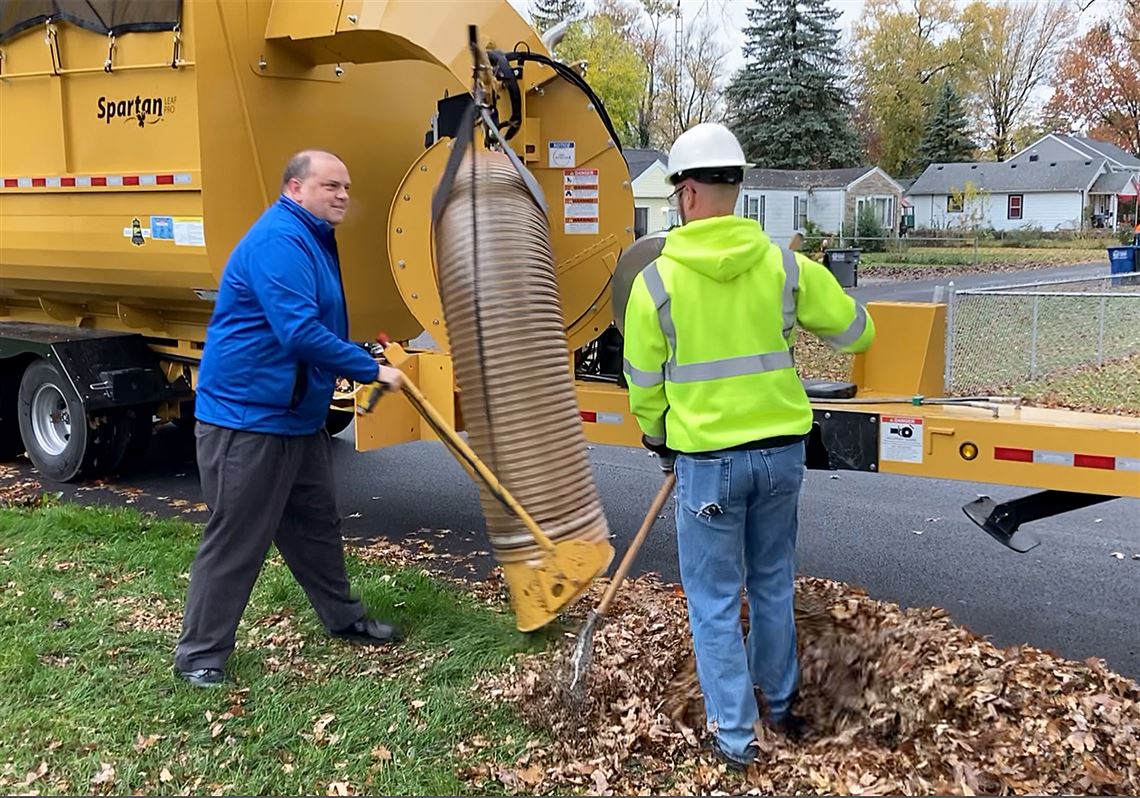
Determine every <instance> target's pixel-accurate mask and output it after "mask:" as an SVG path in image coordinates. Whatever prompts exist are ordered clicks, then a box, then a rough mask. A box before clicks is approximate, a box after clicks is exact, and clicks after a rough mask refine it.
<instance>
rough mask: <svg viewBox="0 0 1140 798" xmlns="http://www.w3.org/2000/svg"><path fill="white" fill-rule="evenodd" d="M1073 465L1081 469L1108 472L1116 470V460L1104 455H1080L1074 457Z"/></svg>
mask: <svg viewBox="0 0 1140 798" xmlns="http://www.w3.org/2000/svg"><path fill="white" fill-rule="evenodd" d="M1073 465H1075V466H1079V467H1081V468H1103V469H1105V470H1106V471H1115V470H1116V458H1115V457H1105V456H1104V455H1103V454H1078V455H1074V456H1073Z"/></svg>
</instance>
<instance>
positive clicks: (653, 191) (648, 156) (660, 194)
mask: <svg viewBox="0 0 1140 798" xmlns="http://www.w3.org/2000/svg"><path fill="white" fill-rule="evenodd" d="M622 154H623V155H624V156H625V162H626V165H627V166H628V167H629V177H630V180H632V181H633V232H634V236H635V237H637V238H641V237H642V236H643V235H646V234H648V233H655V232H657V231H658V230H667V229H668V228H670V227H672V226H673V225H675V224H676V223H677V211H676V210H674V209H673V208H670V207H669V195H670V194H672V193H673V186H671V185H669V181H668V180H666V179H665V175H666V174H667V173H668V169H667V166H666V164H667V163H668V160H669V157H668V156H667V155H666V154H665V153H663V152H661V151H660V150H649V149H637V148H634V147H626V148H624V149H623V150H622Z"/></svg>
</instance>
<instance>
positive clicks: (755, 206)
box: [744, 194, 764, 227]
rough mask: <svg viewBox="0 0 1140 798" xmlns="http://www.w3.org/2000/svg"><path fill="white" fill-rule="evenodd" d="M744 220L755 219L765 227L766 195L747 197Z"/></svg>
mask: <svg viewBox="0 0 1140 798" xmlns="http://www.w3.org/2000/svg"><path fill="white" fill-rule="evenodd" d="M744 218H746V219H755V220H756V221H757V222H759V223H760V226H761V227H763V226H764V195H763V194H758V195H754V196H749V197H745V199H744Z"/></svg>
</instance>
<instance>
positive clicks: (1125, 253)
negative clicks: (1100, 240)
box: [1108, 246, 1138, 285]
mask: <svg viewBox="0 0 1140 798" xmlns="http://www.w3.org/2000/svg"><path fill="white" fill-rule="evenodd" d="M1137 249H1138V248H1137V247H1135V246H1125V247H1109V248H1108V271H1109V273H1110V274H1133V273H1134V272H1135V271H1136V250H1137ZM1121 282H1123V280H1121V279H1120V278H1116V279H1114V280H1113V281H1112V283H1113V285H1116V284H1118V283H1121Z"/></svg>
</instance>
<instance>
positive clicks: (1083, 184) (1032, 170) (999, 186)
mask: <svg viewBox="0 0 1140 798" xmlns="http://www.w3.org/2000/svg"><path fill="white" fill-rule="evenodd" d="M1103 166H1104V160H1103V159H1095V160H1094V159H1092V158H1090V159H1089V160H1087V161H1080V160H1077V161H1039V162H1033V163H1020V164H1018V163H1008V162H1006V163H946V164H931V165H930V166H928V167H926V171H925V172H923V173H922V175H921V176H920V177H919V178H918V180H916V181H915V182H914V185H913V186H911V187H910V191H909V192H907V193H908V194H909V195H910V196H916V195H923V194H950V193H951V192H955V191H962V190H964V189H965V186H966V183H967V182H970V183H971V184H973V185H974V186H975V187H976V188H977V189H979V190H982V191H989V192H991V193H993V192H1002V193H1004V192H1022V191H1084V190H1085V189H1087V188H1088V187H1089V184H1091V183H1092V182H1093V180H1094V179H1095V178H1096V176H1097V174H1099V173H1100V171H1101V169H1102V168H1103Z"/></svg>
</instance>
